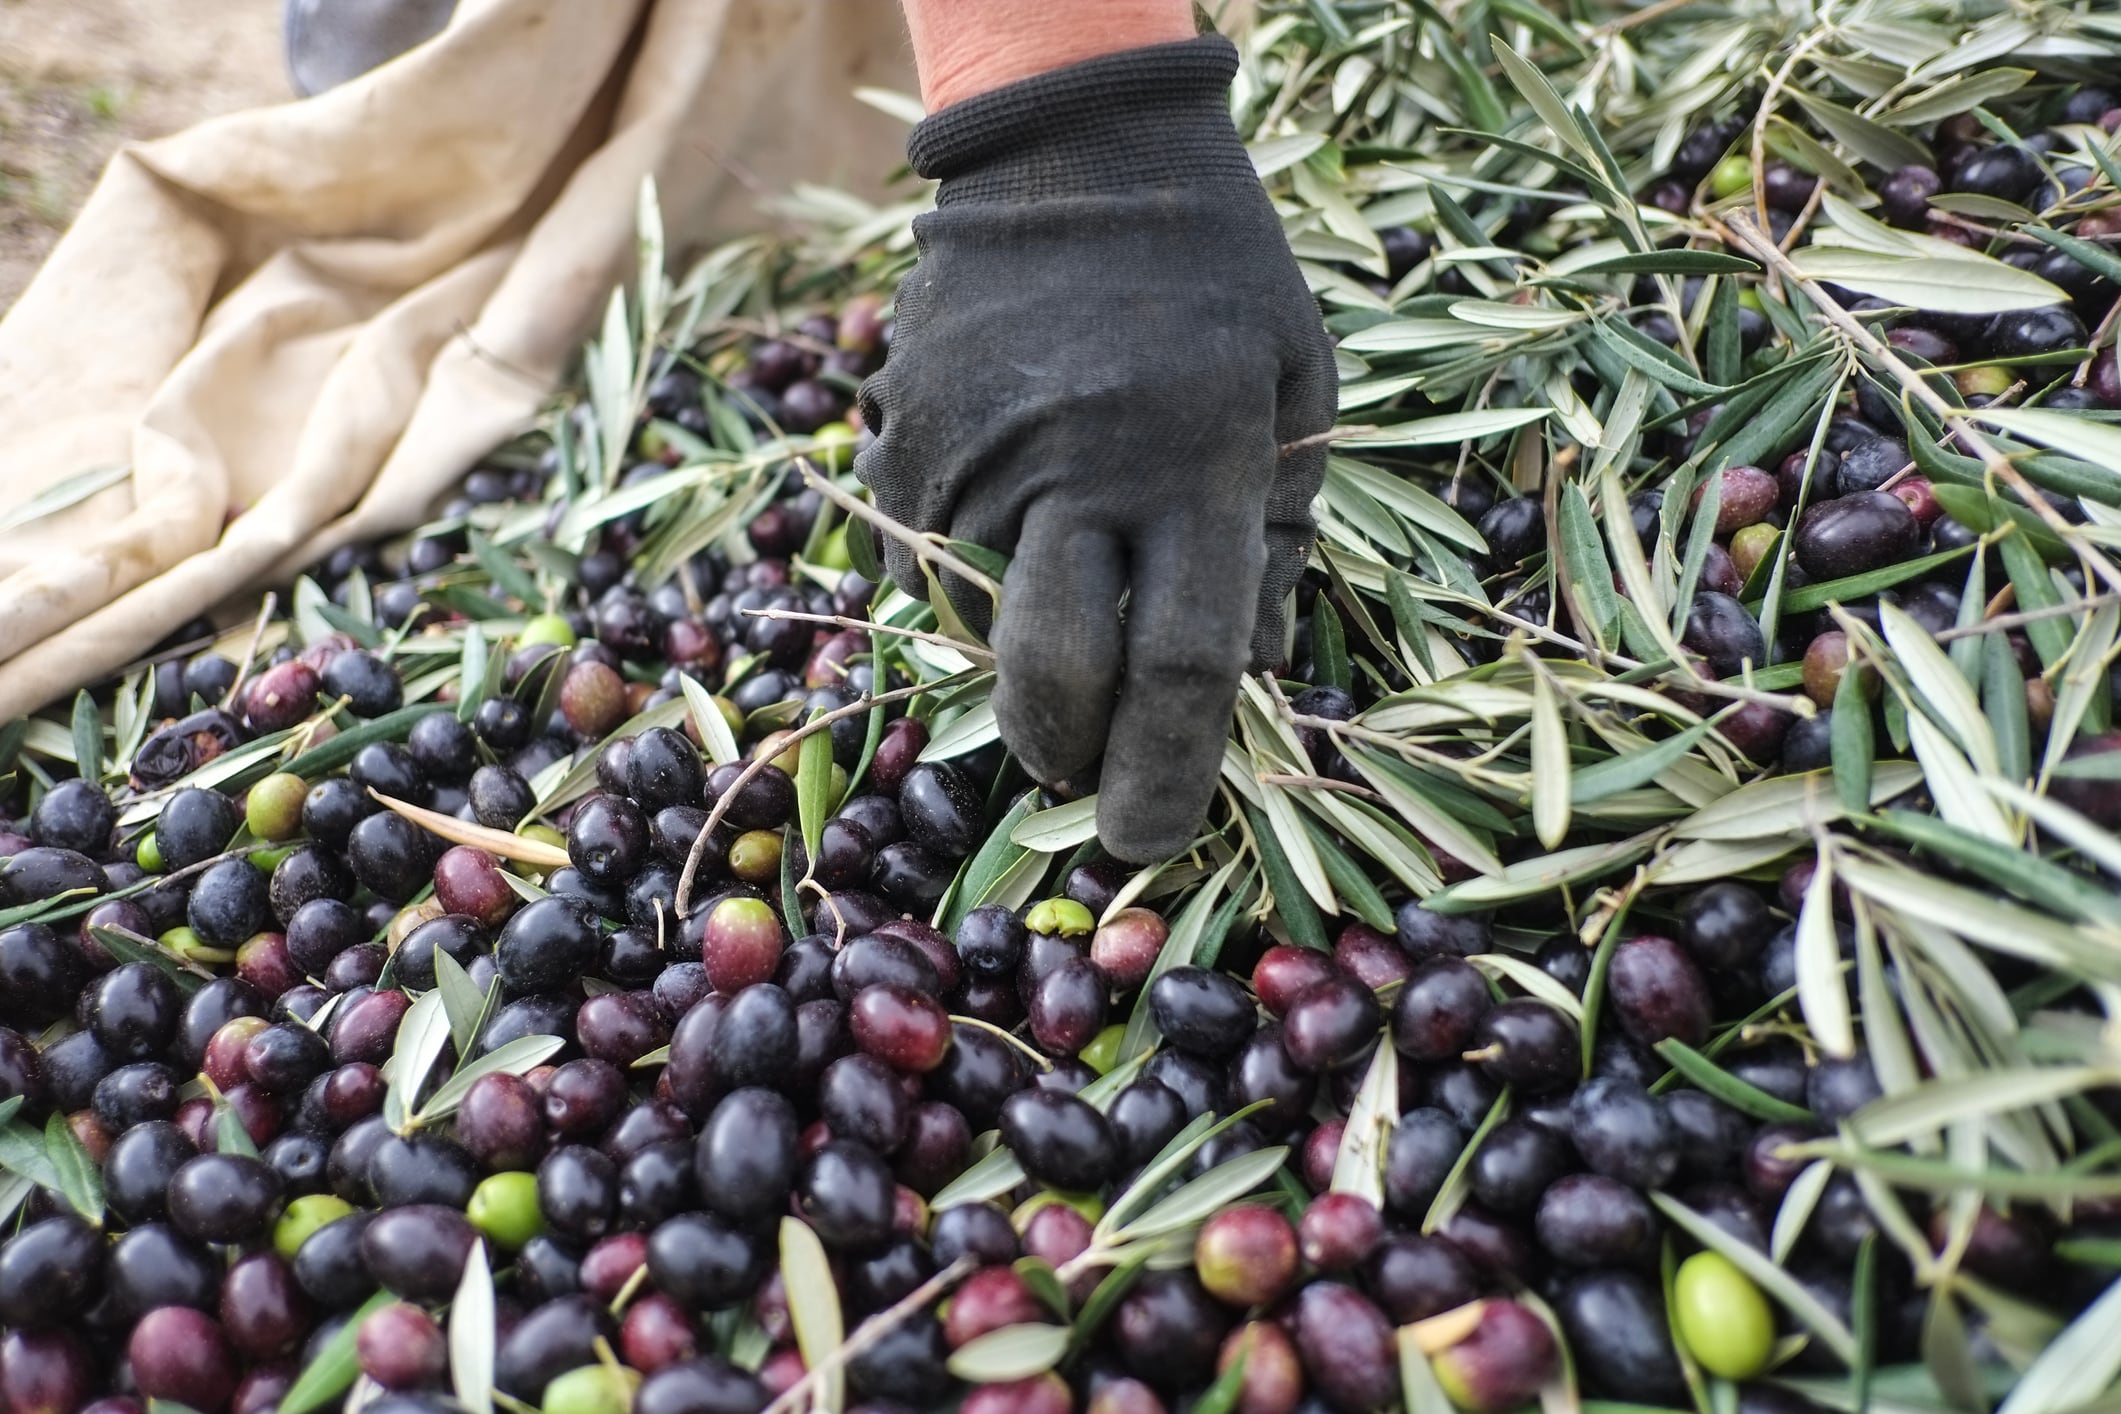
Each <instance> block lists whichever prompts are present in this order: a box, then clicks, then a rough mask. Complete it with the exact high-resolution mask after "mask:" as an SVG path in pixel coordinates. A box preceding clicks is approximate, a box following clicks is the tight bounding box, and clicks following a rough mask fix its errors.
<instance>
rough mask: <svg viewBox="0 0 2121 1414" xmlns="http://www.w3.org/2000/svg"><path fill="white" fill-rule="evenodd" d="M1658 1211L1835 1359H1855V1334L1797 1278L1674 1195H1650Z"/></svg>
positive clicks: (1845, 1360)
mask: <svg viewBox="0 0 2121 1414" xmlns="http://www.w3.org/2000/svg"><path fill="white" fill-rule="evenodd" d="M1650 1201H1651V1202H1652V1203H1654V1204H1655V1205H1656V1206H1657V1210H1658V1211H1659V1212H1661V1213H1663V1214H1664V1215H1665V1216H1666V1217H1667V1218H1669V1219H1671V1220H1672V1222H1673V1223H1674V1224H1676V1225H1677V1226H1678V1227H1680V1228H1681V1229H1683V1230H1684V1231H1685V1232H1686V1234H1687V1235H1688V1236H1689V1237H1692V1238H1693V1239H1694V1240H1695V1241H1696V1242H1699V1243H1700V1244H1701V1245H1702V1246H1704V1247H1706V1248H1708V1249H1709V1250H1711V1251H1713V1252H1720V1253H1722V1254H1723V1255H1724V1256H1725V1257H1728V1258H1729V1259H1730V1260H1731V1262H1732V1263H1733V1264H1734V1265H1736V1266H1737V1267H1738V1269H1739V1270H1740V1271H1742V1272H1744V1273H1745V1274H1746V1275H1747V1276H1749V1277H1751V1278H1752V1279H1753V1283H1754V1285H1756V1286H1758V1287H1759V1288H1760V1289H1761V1290H1762V1291H1765V1292H1766V1293H1767V1294H1768V1295H1769V1296H1770V1297H1772V1298H1773V1299H1774V1300H1775V1301H1777V1302H1778V1303H1780V1304H1781V1306H1782V1308H1783V1309H1784V1310H1786V1311H1788V1312H1789V1313H1790V1314H1791V1315H1792V1316H1794V1317H1796V1318H1797V1320H1798V1321H1800V1322H1801V1323H1803V1325H1804V1326H1805V1327H1806V1328H1807V1329H1809V1330H1810V1331H1811V1332H1812V1334H1813V1335H1816V1336H1817V1337H1819V1339H1820V1341H1821V1342H1823V1343H1824V1344H1825V1345H1826V1347H1827V1349H1829V1350H1831V1351H1832V1352H1833V1353H1834V1355H1835V1356H1836V1358H1838V1359H1840V1360H1842V1361H1844V1362H1847V1361H1851V1360H1853V1359H1855V1356H1856V1337H1855V1335H1854V1334H1853V1333H1852V1332H1851V1331H1850V1330H1849V1328H1848V1326H1847V1325H1846V1324H1845V1323H1844V1322H1843V1321H1842V1319H1841V1318H1840V1317H1839V1316H1836V1315H1835V1314H1834V1313H1833V1312H1832V1311H1830V1310H1828V1309H1827V1307H1826V1305H1825V1303H1824V1302H1822V1301H1820V1299H1819V1298H1818V1297H1816V1296H1814V1295H1813V1294H1812V1293H1811V1292H1810V1291H1808V1290H1806V1289H1805V1288H1804V1286H1803V1285H1802V1284H1801V1283H1799V1282H1798V1280H1797V1279H1796V1278H1795V1277H1793V1276H1791V1275H1790V1274H1789V1273H1788V1272H1786V1271H1784V1270H1783V1269H1782V1268H1781V1267H1780V1266H1777V1265H1776V1264H1775V1263H1774V1262H1772V1261H1770V1260H1769V1259H1768V1256H1767V1254H1766V1253H1764V1252H1762V1251H1760V1250H1759V1249H1758V1248H1756V1247H1752V1246H1750V1245H1748V1244H1747V1243H1745V1242H1742V1241H1740V1240H1739V1239H1738V1238H1735V1237H1733V1236H1731V1235H1730V1234H1729V1233H1728V1232H1725V1231H1724V1230H1723V1229H1722V1228H1720V1227H1718V1226H1717V1225H1716V1224H1715V1223H1713V1222H1711V1221H1709V1220H1708V1219H1707V1218H1705V1217H1703V1216H1701V1215H1700V1214H1699V1213H1697V1212H1695V1211H1694V1210H1693V1209H1692V1208H1689V1207H1687V1206H1686V1204H1684V1203H1682V1202H1680V1201H1679V1200H1678V1199H1676V1198H1672V1197H1668V1196H1667V1195H1665V1194H1663V1193H1652V1194H1650Z"/></svg>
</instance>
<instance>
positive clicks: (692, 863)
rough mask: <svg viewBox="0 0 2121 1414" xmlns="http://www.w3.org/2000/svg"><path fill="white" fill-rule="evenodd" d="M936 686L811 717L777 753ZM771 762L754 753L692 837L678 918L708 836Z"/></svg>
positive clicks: (684, 912)
mask: <svg viewBox="0 0 2121 1414" xmlns="http://www.w3.org/2000/svg"><path fill="white" fill-rule="evenodd" d="M935 686H936V684H934V683H916V684H915V685H913V686H912V687H900V688H894V689H892V690H891V691H890V692H880V693H877V694H876V695H875V696H872V697H863V698H860V699H857V700H856V701H853V702H850V703H848V704H847V705H846V706H844V707H835V708H833V709H832V710H831V711H830V712H826V713H823V714H821V715H819V716H816V717H812V718H811V719H810V720H809V721H807V722H805V723H803V724H802V725H801V726H799V727H797V728H796V729H795V730H794V731H792V732H790V733H788V735H786V736H784V737H782V738H781V739H780V741H779V743H777V749H776V750H775V752H774V756H779V755H781V754H782V753H784V752H786V751H787V749H788V748H789V747H791V746H795V745H798V744H799V743H801V742H802V741H803V740H804V738H806V737H809V736H812V735H814V734H816V733H817V732H820V731H824V730H827V729H829V728H830V727H831V726H832V724H833V723H834V722H838V721H844V720H845V719H847V718H848V717H852V716H856V715H857V714H859V713H863V712H867V711H868V710H869V709H870V708H872V707H881V706H883V705H884V704H885V703H887V702H901V701H904V700H905V699H906V698H909V697H916V696H918V695H920V694H921V693H923V692H929V691H932V690H933V689H934V688H935ZM772 764H773V756H754V757H753V758H752V759H751V761H750V762H749V763H748V764H746V765H745V767H744V769H743V771H742V772H740V773H739V774H738V775H737V778H736V779H735V780H733V781H731V782H730V783H729V788H728V789H727V790H725V791H723V792H722V794H721V796H720V798H718V799H717V800H716V801H715V802H714V809H712V810H710V811H708V812H707V823H706V824H704V825H702V826H700V833H699V836H698V838H696V839H694V840H693V842H692V849H691V851H690V852H689V853H687V854H686V856H685V871H684V872H683V873H682V874H680V875H678V892H677V898H676V899H675V901H674V902H675V904H676V906H677V912H678V917H680V918H685V917H688V916H690V914H691V912H692V884H693V880H694V879H696V878H698V877H699V872H700V860H701V859H702V858H703V857H704V856H705V855H706V853H707V839H708V837H709V836H710V835H712V834H713V833H714V827H715V826H717V825H719V824H721V823H722V817H723V816H724V815H727V814H728V813H729V806H730V803H731V802H732V801H734V800H735V799H736V797H737V793H738V792H739V791H741V790H743V788H744V787H745V786H747V785H750V784H751V782H752V780H753V779H754V778H755V777H757V775H758V773H759V772H761V771H763V770H765V769H766V768H767V767H768V766H770V765H772Z"/></svg>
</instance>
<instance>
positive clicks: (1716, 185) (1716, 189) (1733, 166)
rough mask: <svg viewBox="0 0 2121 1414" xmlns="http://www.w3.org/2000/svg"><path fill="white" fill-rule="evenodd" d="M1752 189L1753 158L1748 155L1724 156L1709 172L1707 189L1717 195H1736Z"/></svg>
mask: <svg viewBox="0 0 2121 1414" xmlns="http://www.w3.org/2000/svg"><path fill="white" fill-rule="evenodd" d="M1752 189H1753V160H1752V159H1751V158H1750V157H1736V156H1732V157H1726V158H1724V159H1723V160H1722V161H1721V162H1718V163H1717V164H1716V169H1715V170H1714V171H1712V172H1710V173H1709V191H1710V193H1711V194H1712V195H1715V196H1718V197H1725V196H1736V195H1738V193H1740V192H1742V191H1751V190H1752Z"/></svg>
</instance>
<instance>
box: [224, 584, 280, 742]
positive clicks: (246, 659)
mask: <svg viewBox="0 0 2121 1414" xmlns="http://www.w3.org/2000/svg"><path fill="white" fill-rule="evenodd" d="M279 602H280V597H279V596H278V595H277V594H274V593H273V592H272V591H271V590H269V589H268V590H267V591H265V602H264V603H262V604H260V605H259V606H258V622H257V623H256V624H255V625H254V626H253V627H252V628H251V631H250V646H249V647H248V648H246V649H244V650H243V661H242V662H240V663H238V664H237V665H236V680H235V681H234V682H232V683H230V684H229V685H228V691H226V692H224V693H222V694H221V710H222V711H224V712H226V711H227V710H228V709H229V707H230V706H231V705H232V704H233V703H234V702H235V700H236V695H237V694H238V693H240V692H242V691H243V683H244V680H245V679H247V678H249V676H250V665H251V663H252V662H253V661H255V660H256V658H257V656H258V645H259V644H260V643H262V642H263V641H264V639H265V626H266V625H267V624H269V623H271V622H272V611H273V609H274V608H275V607H276V606H277V605H278V604H279Z"/></svg>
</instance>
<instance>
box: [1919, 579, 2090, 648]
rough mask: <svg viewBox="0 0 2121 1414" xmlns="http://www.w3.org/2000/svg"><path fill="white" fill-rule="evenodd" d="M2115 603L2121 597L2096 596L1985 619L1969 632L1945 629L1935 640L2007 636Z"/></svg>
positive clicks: (1945, 641)
mask: <svg viewBox="0 0 2121 1414" xmlns="http://www.w3.org/2000/svg"><path fill="white" fill-rule="evenodd" d="M2004 588H2005V589H2010V588H2011V586H2010V585H2005V586H2004ZM1999 597H2000V596H1999ZM2113 603H2121V593H2111V592H2110V593H2106V594H2093V595H2089V596H2087V597H2085V598H2083V599H2072V600H2069V601H2068V602H2067V603H2062V604H2049V605H2048V606H2046V607H2045V608H2041V609H2025V610H2021V611H2020V612H2018V613H2015V614H1997V615H1996V616H1994V617H1993V618H1986V619H1983V620H1982V621H1981V622H1980V623H1977V624H1968V625H1967V626H1966V627H1965V628H1956V627H1955V628H1948V629H1945V630H1944V631H1943V632H1941V633H1937V634H1933V635H1932V637H1934V638H1935V639H1936V640H1937V641H1938V642H1939V643H1950V642H1951V641H1952V640H1953V639H1955V638H1972V637H1974V636H1975V635H1976V634H1983V633H2004V632H2008V631H2009V630H2011V629H2014V628H2023V627H2024V626H2025V625H2027V624H2033V623H2039V622H2040V621H2041V620H2042V619H2060V618H2067V617H2070V616H2072V615H2076V614H2088V613H2091V612H2092V611H2093V610H2096V609H2103V608H2105V607H2106V606H2107V605H2108V604H2113Z"/></svg>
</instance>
